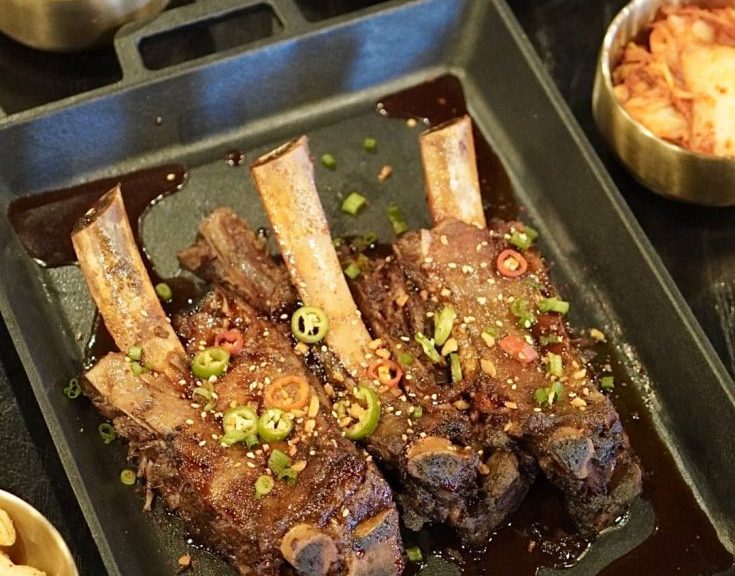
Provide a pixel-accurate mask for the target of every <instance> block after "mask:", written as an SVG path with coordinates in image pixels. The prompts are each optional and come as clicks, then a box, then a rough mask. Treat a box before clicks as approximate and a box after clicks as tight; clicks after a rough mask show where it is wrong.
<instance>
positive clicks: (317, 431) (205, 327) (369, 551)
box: [73, 190, 403, 575]
mask: <svg viewBox="0 0 735 576" xmlns="http://www.w3.org/2000/svg"><path fill="white" fill-rule="evenodd" d="M73 242H74V246H75V249H76V250H77V254H78V256H79V261H80V264H81V266H82V270H83V272H84V274H85V278H86V279H87V282H88V285H89V286H90V290H91V292H92V295H93V296H94V298H95V301H96V302H97V305H98V307H99V309H100V312H101V314H102V316H103V318H104V319H105V322H106V325H107V326H108V328H109V329H110V332H111V334H112V336H113V338H114V339H115V342H116V343H117V345H118V346H119V347H120V349H121V350H124V351H126V353H122V352H121V353H111V354H109V355H107V356H106V357H104V358H103V359H102V360H100V361H99V362H98V363H97V365H96V366H95V367H93V368H92V369H91V370H90V371H89V372H88V374H87V379H88V380H89V382H90V385H91V387H92V389H93V397H94V400H95V403H96V404H97V405H98V406H99V408H100V409H101V411H102V412H103V413H104V414H105V415H106V416H108V417H110V418H112V419H114V424H115V427H116V429H117V431H118V432H119V434H120V435H121V436H123V437H125V438H127V439H128V440H129V441H130V454H131V457H132V458H134V459H135V460H137V461H138V462H139V470H140V471H141V475H142V476H144V477H145V481H146V484H147V489H148V491H149V495H152V494H153V493H157V494H159V495H161V496H162V497H163V500H164V501H165V503H166V505H167V507H168V508H170V509H171V510H174V511H176V512H178V514H179V515H180V516H181V517H182V518H183V519H184V520H185V521H186V522H187V526H188V528H189V530H190V531H191V532H192V533H193V534H195V535H196V536H197V537H198V538H199V539H200V541H201V542H203V543H205V544H207V545H208V546H211V547H212V548H214V549H215V550H217V551H218V552H220V553H221V554H222V555H223V556H225V557H227V558H229V559H230V560H231V561H232V563H233V564H234V566H235V567H236V568H237V569H238V571H239V572H240V573H242V574H264V575H267V574H273V575H275V574H280V573H283V572H289V571H291V572H293V571H295V572H296V573H298V574H309V575H317V574H318V575H337V574H355V575H358V574H359V575H367V574H385V575H391V574H399V573H400V572H401V571H402V567H403V556H402V549H401V540H400V535H399V533H398V515H397V511H396V509H395V506H394V504H393V501H392V495H391V492H390V489H389V487H388V485H387V484H386V482H385V480H384V479H383V478H382V476H381V475H380V473H379V472H378V471H377V469H376V468H375V466H374V465H373V464H372V463H371V462H370V459H369V458H367V457H366V455H365V454H364V453H363V452H362V451H360V450H358V449H357V448H356V447H355V446H354V445H353V444H352V443H351V442H349V441H348V440H346V439H345V438H343V436H342V433H341V430H340V429H339V428H338V427H337V425H336V422H335V421H334V418H333V417H332V415H331V412H330V410H329V408H328V403H327V400H326V396H325V395H324V391H323V389H322V388H321V384H320V382H319V381H318V380H317V379H316V378H315V377H314V376H313V375H312V374H311V373H310V372H309V371H308V370H307V369H306V368H305V367H304V365H303V362H302V359H301V358H299V357H298V356H297V355H296V354H295V353H294V351H293V347H292V345H291V342H290V340H289V338H288V336H287V335H286V334H284V333H283V331H282V329H281V328H280V327H279V326H278V325H276V324H274V323H272V322H271V321H269V320H267V319H264V318H261V317H259V316H258V315H257V313H256V311H255V310H254V309H252V308H250V307H249V306H247V305H246V304H245V303H243V302H241V301H238V300H237V299H235V298H233V297H232V296H231V295H229V294H226V293H225V292H222V291H214V292H212V293H210V294H209V295H208V296H206V297H205V298H204V300H203V301H202V302H201V303H200V305H199V306H198V307H197V308H196V309H195V310H193V311H191V312H189V313H187V314H184V315H182V316H180V317H178V318H177V319H176V321H175V325H176V329H177V331H178V335H177V334H176V333H175V332H174V330H173V329H172V326H171V324H170V323H169V322H168V321H167V318H166V316H165V314H164V312H163V310H162V308H161V306H160V303H159V302H158V299H157V297H156V295H155V292H154V291H153V287H152V286H151V285H150V281H149V279H148V277H147V274H146V272H145V270H144V268H143V264H142V261H141V259H140V255H139V254H138V253H137V249H136V247H135V244H134V241H133V237H132V233H131V231H130V228H129V224H128V222H127V217H126V215H125V209H124V206H123V204H122V198H121V196H120V193H119V190H114V191H112V192H111V193H109V194H108V195H106V196H105V197H103V199H102V200H101V201H100V203H99V204H98V205H97V206H96V207H95V208H94V209H93V210H92V211H90V213H88V214H87V216H85V218H84V219H83V221H82V222H80V224H79V225H78V226H77V228H76V229H75V232H74V235H73ZM251 264H252V265H253V268H251V270H253V271H254V272H257V271H258V270H259V269H262V266H261V263H260V261H258V260H257V259H254V260H253V261H252V262H251ZM263 271H264V272H265V273H267V272H268V270H266V269H264V270H263ZM260 277H261V278H264V277H265V276H263V275H261V276H260ZM223 334H225V335H226V337H227V339H226V340H225V342H226V343H227V344H229V345H230V348H229V350H230V354H229V360H228V361H227V362H226V367H225V371H224V372H220V373H219V374H218V375H217V374H211V375H209V376H207V375H206V374H202V372H201V370H200V371H199V373H198V374H197V370H196V369H194V366H195V365H196V362H197V358H198V357H199V356H198V355H199V354H200V353H202V352H204V351H206V350H211V348H209V347H211V346H212V345H213V344H218V343H220V338H221V336H222V335H223ZM178 336H180V337H181V338H182V339H183V341H184V342H185V347H184V346H182V344H181V340H179V338H178ZM219 349H220V350H222V348H221V347H220V348H219ZM210 354H214V353H213V352H211V353H210ZM192 356H193V357H194V360H193V363H192V361H191V357H192ZM199 358H200V360H201V358H204V359H206V358H209V361H212V358H215V359H216V358H217V357H216V356H210V357H206V356H205V357H199ZM201 362H204V360H201ZM190 363H192V369H193V371H194V372H195V374H192V372H191V371H190V369H189V366H190ZM205 365H206V364H205ZM206 366H210V367H211V365H206ZM284 378H287V379H289V381H291V382H297V383H298V384H299V392H298V394H300V395H302V396H303V400H304V401H303V402H300V403H298V406H297V405H296V404H295V400H294V401H293V404H294V405H293V407H291V408H288V409H287V408H286V407H285V406H284V407H283V410H281V412H280V418H281V419H285V420H288V422H289V423H290V426H292V429H291V430H290V431H287V432H286V435H285V436H282V435H279V436H278V437H276V436H275V435H274V436H272V437H268V436H267V434H269V433H270V434H274V432H273V430H278V428H274V429H273V430H271V431H270V432H269V431H268V430H266V431H265V432H264V431H263V429H262V428H261V424H262V423H263V422H264V418H265V416H266V410H272V409H273V406H274V405H275V406H277V405H279V404H278V403H279V402H284V401H285V400H283V399H280V400H279V399H278V398H279V397H278V396H276V394H277V392H275V391H274V390H276V389H279V388H278V382H281V381H283V379H284ZM279 390H280V389H279ZM193 392H194V394H192V393H193ZM294 394H296V393H295V392H294ZM274 398H275V399H276V400H278V402H275V401H274V400H273V399H274ZM288 398H290V396H289V397H287V399H288ZM205 404H206V405H205ZM286 410H288V414H286V413H285V411H286ZM233 411H234V412H233ZM233 414H235V415H237V414H239V415H240V416H239V417H240V418H242V419H247V418H248V417H249V416H247V414H251V415H255V416H256V417H257V415H260V416H261V417H260V422H259V423H258V428H257V436H256V435H254V434H252V433H251V434H250V435H249V436H248V437H247V438H245V437H242V438H241V437H240V436H238V435H237V433H238V431H243V430H245V429H246V428H237V427H235V428H233V429H232V430H230V431H226V430H224V429H223V426H224V425H223V419H227V418H228V417H232V418H234V416H232V415H233ZM274 414H275V413H271V416H273V417H274V418H275V416H274ZM228 415H229V416H228ZM266 421H267V420H266ZM278 421H279V420H278V419H276V420H275V422H278ZM245 424H247V425H248V426H249V423H248V422H245ZM264 426H266V427H267V424H266V425H264ZM243 434H245V432H243ZM246 440H247V442H248V443H249V445H248V446H245V445H244V444H243V443H242V442H243V441H246ZM276 455H278V458H276ZM277 460H279V462H280V463H279V465H278V466H276V464H275V462H276V461H277ZM263 478H265V480H263Z"/></svg>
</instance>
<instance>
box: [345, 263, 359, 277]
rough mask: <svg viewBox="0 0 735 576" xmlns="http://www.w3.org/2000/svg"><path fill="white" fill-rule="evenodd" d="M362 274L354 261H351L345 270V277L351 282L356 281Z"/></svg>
mask: <svg viewBox="0 0 735 576" xmlns="http://www.w3.org/2000/svg"><path fill="white" fill-rule="evenodd" d="M360 272H361V270H360V267H359V266H358V265H357V264H355V261H354V260H351V261H350V263H349V264H348V265H347V266H345V268H344V273H345V276H347V277H348V278H349V279H350V280H354V279H355V278H357V277H358V276H359V275H360Z"/></svg>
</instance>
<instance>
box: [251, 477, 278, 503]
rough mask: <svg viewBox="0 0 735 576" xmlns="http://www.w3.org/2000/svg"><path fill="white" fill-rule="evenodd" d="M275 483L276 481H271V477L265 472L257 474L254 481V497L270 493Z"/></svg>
mask: <svg viewBox="0 0 735 576" xmlns="http://www.w3.org/2000/svg"><path fill="white" fill-rule="evenodd" d="M275 484H276V483H275V482H274V481H273V478H271V477H270V476H268V475H267V474H263V475H261V476H258V479H257V480H256V481H255V497H256V498H258V499H260V498H262V497H263V496H267V495H268V494H270V493H271V490H273V486H275Z"/></svg>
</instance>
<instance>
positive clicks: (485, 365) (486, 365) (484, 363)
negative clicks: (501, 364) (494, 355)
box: [480, 358, 498, 378]
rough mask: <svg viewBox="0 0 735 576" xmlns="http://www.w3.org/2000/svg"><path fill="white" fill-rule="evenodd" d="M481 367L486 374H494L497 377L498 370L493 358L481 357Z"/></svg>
mask: <svg viewBox="0 0 735 576" xmlns="http://www.w3.org/2000/svg"><path fill="white" fill-rule="evenodd" d="M480 368H482V371H483V372H484V373H485V374H488V375H489V376H492V377H493V378H495V377H496V376H497V375H498V370H497V368H495V364H494V363H493V361H492V360H489V359H487V358H481V359H480Z"/></svg>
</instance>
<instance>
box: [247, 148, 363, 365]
mask: <svg viewBox="0 0 735 576" xmlns="http://www.w3.org/2000/svg"><path fill="white" fill-rule="evenodd" d="M251 170H252V174H253V178H254V179H255V184H256V186H257V188H258V192H259V193H260V196H261V198H262V200H263V205H264V206H265V210H266V212H267V214H268V218H269V219H270V221H271V224H272V225H273V231H274V232H275V234H276V240H277V241H278V245H279V246H280V248H281V253H282V255H283V259H284V261H285V262H286V266H287V268H288V270H289V273H290V275H291V281H292V283H293V284H294V286H296V289H297V291H298V293H299V295H300V296H301V299H302V300H303V301H304V302H306V303H307V304H309V305H310V306H318V307H319V308H321V309H322V310H324V312H325V313H326V315H327V317H328V318H329V333H328V334H327V344H328V345H329V347H330V348H331V349H332V351H333V352H334V353H335V354H336V355H337V356H338V357H339V358H340V360H341V361H342V363H343V364H344V366H345V368H347V369H348V370H349V371H350V372H351V373H353V374H357V373H361V372H362V371H363V367H362V366H361V364H362V363H364V359H365V353H366V352H367V345H368V343H369V342H370V335H369V334H368V332H367V329H366V328H365V325H364V323H363V322H362V320H361V319H360V314H359V312H358V310H357V306H355V302H354V300H353V299H352V295H351V294H350V290H349V288H348V287H347V283H346V282H345V279H344V274H343V273H342V268H341V267H340V264H339V260H338V259H337V255H336V253H335V251H334V246H333V245H332V238H331V236H330V234H329V225H328V224H327V220H326V217H325V216H324V211H323V210H322V204H321V201H320V200H319V195H318V193H317V189H316V184H315V182H314V167H313V165H312V163H311V160H310V158H309V145H308V141H307V139H306V137H305V136H302V137H301V138H299V139H298V140H294V141H292V142H289V143H288V144H285V145H283V146H281V147H280V148H278V149H276V150H274V151H273V152H271V153H269V154H266V155H265V156H263V157H261V158H259V159H258V160H257V161H256V162H255V164H253V166H252V168H251Z"/></svg>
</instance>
